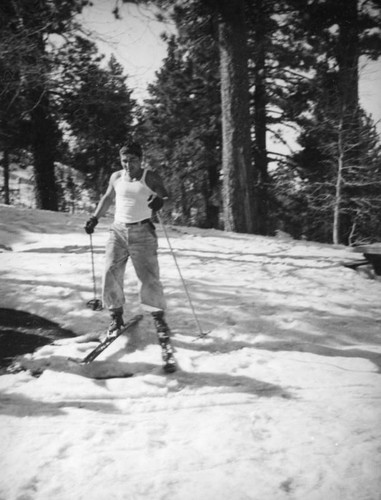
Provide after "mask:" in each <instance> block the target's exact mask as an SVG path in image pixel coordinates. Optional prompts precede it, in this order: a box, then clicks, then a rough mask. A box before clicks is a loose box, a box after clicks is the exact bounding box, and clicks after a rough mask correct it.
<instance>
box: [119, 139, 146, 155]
mask: <svg viewBox="0 0 381 500" xmlns="http://www.w3.org/2000/svg"><path fill="white" fill-rule="evenodd" d="M120 152H121V153H129V154H131V155H134V156H137V157H138V158H141V157H142V156H143V151H142V147H141V145H140V144H139V143H138V142H127V143H126V144H124V145H123V146H122V147H121V149H120Z"/></svg>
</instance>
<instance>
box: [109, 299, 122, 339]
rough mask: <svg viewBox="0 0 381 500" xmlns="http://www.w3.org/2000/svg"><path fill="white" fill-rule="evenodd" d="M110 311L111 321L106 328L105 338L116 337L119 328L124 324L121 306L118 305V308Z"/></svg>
mask: <svg viewBox="0 0 381 500" xmlns="http://www.w3.org/2000/svg"><path fill="white" fill-rule="evenodd" d="M110 313H111V323H110V325H109V327H108V330H107V334H106V339H110V338H111V339H112V338H113V337H117V336H118V334H119V332H120V330H121V329H122V327H123V326H124V321H123V308H122V307H119V308H118V309H110Z"/></svg>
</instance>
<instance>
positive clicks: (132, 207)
mask: <svg viewBox="0 0 381 500" xmlns="http://www.w3.org/2000/svg"><path fill="white" fill-rule="evenodd" d="M120 160H121V164H122V167H123V168H122V170H119V171H117V172H114V173H113V174H112V175H111V177H110V181H109V185H108V188H107V190H106V193H105V194H104V195H103V197H102V198H101V200H100V202H99V204H98V206H97V208H96V210H95V212H94V215H93V216H92V217H91V218H90V219H89V220H88V221H87V223H86V225H85V231H86V232H87V233H88V234H91V233H93V232H94V228H95V226H96V225H97V224H98V219H99V218H100V217H102V216H104V215H105V214H106V212H107V210H108V209H109V208H110V206H111V205H112V204H113V203H114V202H115V214H114V223H113V224H112V226H111V228H110V236H109V240H108V242H107V245H106V253H105V269H104V275H103V302H104V304H105V306H106V307H107V308H108V309H109V311H110V314H111V323H110V326H109V329H108V333H107V334H108V335H110V336H112V335H115V334H116V333H117V332H118V331H119V330H120V329H121V328H122V327H123V325H124V322H123V305H124V303H125V296H124V290H123V284H124V274H125V269H126V264H127V261H128V259H129V258H131V261H132V264H133V266H134V269H135V272H136V276H137V278H138V282H139V296H140V301H141V304H142V308H143V309H145V310H147V311H149V312H150V313H151V314H152V317H153V319H154V323H155V327H156V330H157V334H158V339H159V343H160V346H161V348H162V353H163V360H164V368H165V369H166V371H174V370H175V362H174V357H173V351H172V347H171V344H170V330H169V327H168V325H167V323H166V321H165V317H164V310H165V299H164V293H163V287H162V284H161V281H160V274H159V264H158V259H157V247H158V243H157V235H156V230H155V226H154V224H153V222H152V221H151V216H152V211H158V210H160V209H161V208H162V206H163V203H164V200H166V199H167V198H168V193H167V190H166V188H165V187H164V185H163V182H162V179H161V177H160V176H159V175H158V174H157V173H156V172H153V171H151V170H147V169H144V168H143V167H142V148H141V146H140V144H138V143H136V142H130V143H128V144H126V145H125V146H123V147H122V149H121V150H120Z"/></svg>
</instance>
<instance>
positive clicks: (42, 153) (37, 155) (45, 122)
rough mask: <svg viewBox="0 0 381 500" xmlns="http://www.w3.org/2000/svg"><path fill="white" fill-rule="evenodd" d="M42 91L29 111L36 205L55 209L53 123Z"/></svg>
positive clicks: (41, 207)
mask: <svg viewBox="0 0 381 500" xmlns="http://www.w3.org/2000/svg"><path fill="white" fill-rule="evenodd" d="M43 92H44V91H42V92H41V94H40V98H39V99H38V98H37V96H35V99H34V100H33V102H36V103H37V104H35V107H34V109H33V110H32V112H31V119H32V127H33V135H32V151H33V159H34V179H35V188H36V207H37V208H40V209H42V210H54V211H57V210H58V199H57V198H58V196H57V194H58V193H57V185H56V181H55V172H54V154H55V150H56V147H55V138H54V135H55V124H54V121H53V120H52V119H51V118H50V116H49V114H48V113H49V112H48V109H49V107H48V104H49V103H48V99H47V98H46V97H44V94H43ZM33 94H35V92H33Z"/></svg>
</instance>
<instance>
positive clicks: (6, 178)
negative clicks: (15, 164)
mask: <svg viewBox="0 0 381 500" xmlns="http://www.w3.org/2000/svg"><path fill="white" fill-rule="evenodd" d="M3 178H4V204H5V205H10V204H11V199H10V195H9V151H8V149H4V152H3Z"/></svg>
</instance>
